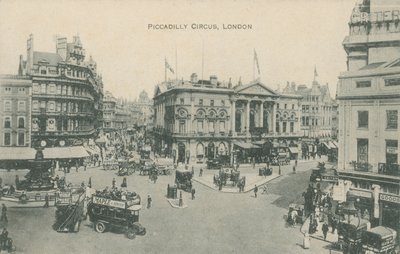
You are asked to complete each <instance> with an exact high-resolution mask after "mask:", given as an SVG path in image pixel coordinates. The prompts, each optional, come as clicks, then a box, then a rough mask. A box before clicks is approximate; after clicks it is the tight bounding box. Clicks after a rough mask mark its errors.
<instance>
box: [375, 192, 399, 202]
mask: <svg viewBox="0 0 400 254" xmlns="http://www.w3.org/2000/svg"><path fill="white" fill-rule="evenodd" d="M379 200H382V201H386V202H391V203H396V204H400V197H399V196H394V195H389V194H385V193H380V194H379Z"/></svg>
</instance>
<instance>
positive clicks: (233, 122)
mask: <svg viewBox="0 0 400 254" xmlns="http://www.w3.org/2000/svg"><path fill="white" fill-rule="evenodd" d="M231 109H232V111H231V126H230V129H231V131H232V135H235V134H236V130H235V129H236V101H234V100H231Z"/></svg>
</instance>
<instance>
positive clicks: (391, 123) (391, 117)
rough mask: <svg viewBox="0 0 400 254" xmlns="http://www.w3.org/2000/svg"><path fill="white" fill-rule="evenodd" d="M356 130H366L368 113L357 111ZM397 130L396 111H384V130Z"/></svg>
mask: <svg viewBox="0 0 400 254" xmlns="http://www.w3.org/2000/svg"><path fill="white" fill-rule="evenodd" d="M357 113H358V128H368V124H369V112H368V111H358V112H357ZM397 128H398V111H397V110H386V129H391V130H397Z"/></svg>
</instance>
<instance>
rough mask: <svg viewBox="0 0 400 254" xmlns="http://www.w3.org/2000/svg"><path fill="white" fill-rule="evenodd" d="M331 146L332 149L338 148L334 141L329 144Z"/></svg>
mask: <svg viewBox="0 0 400 254" xmlns="http://www.w3.org/2000/svg"><path fill="white" fill-rule="evenodd" d="M329 146H330V147H331V149H336V148H337V146H336V145H335V143H333V142H332V141H331V142H329Z"/></svg>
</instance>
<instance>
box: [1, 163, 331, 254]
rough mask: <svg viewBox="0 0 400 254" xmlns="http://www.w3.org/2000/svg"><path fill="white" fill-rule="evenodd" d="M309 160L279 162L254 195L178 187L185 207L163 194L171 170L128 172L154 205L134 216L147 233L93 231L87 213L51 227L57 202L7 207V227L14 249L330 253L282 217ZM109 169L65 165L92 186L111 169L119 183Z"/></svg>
mask: <svg viewBox="0 0 400 254" xmlns="http://www.w3.org/2000/svg"><path fill="white" fill-rule="evenodd" d="M315 164H316V162H304V163H300V162H299V166H298V170H297V171H298V172H297V174H291V173H290V172H291V169H292V165H289V166H285V167H282V173H283V174H287V173H289V174H288V175H286V176H282V177H279V178H277V179H275V180H273V181H272V182H270V183H269V184H268V185H269V194H267V195H265V194H264V195H261V193H259V196H258V198H254V194H253V192H248V193H242V194H231V193H221V192H218V191H215V190H212V189H210V188H208V187H206V186H204V185H201V184H198V183H196V182H195V183H194V187H195V189H196V199H195V200H193V201H192V200H191V199H190V194H189V193H184V200H185V202H186V204H187V205H188V208H186V209H174V208H172V207H171V206H170V204H169V203H168V202H167V200H166V197H165V195H166V191H167V184H168V183H169V184H173V181H174V176H173V175H171V176H160V177H159V180H158V181H157V183H156V184H154V183H152V182H150V181H149V180H148V177H147V176H139V175H137V174H136V173H135V174H134V175H131V176H129V177H128V189H130V190H135V191H137V192H139V194H140V195H141V197H142V200H145V197H146V196H147V194H151V195H152V198H153V207H152V208H151V209H145V208H144V209H143V210H142V211H141V217H140V222H141V223H142V225H144V226H145V227H146V228H147V235H145V236H137V238H136V239H135V240H129V239H127V238H126V237H125V236H124V235H123V234H117V233H113V232H105V233H103V234H99V233H96V232H94V230H93V228H92V227H91V225H90V223H89V221H87V222H84V223H83V224H82V225H81V228H80V231H79V232H78V233H69V234H64V233H57V232H56V231H54V230H53V229H52V228H51V226H52V223H53V222H54V213H55V208H49V209H43V208H37V209H23V208H22V209H21V208H20V209H17V208H14V209H13V208H10V209H9V226H8V230H9V232H10V236H11V237H13V239H14V242H15V244H16V246H17V249H18V250H19V252H20V253H51V252H54V250H57V251H56V252H59V253H64V252H65V253H329V250H327V249H326V248H325V246H326V245H327V244H328V243H326V242H323V241H319V240H314V239H313V240H312V242H311V249H309V250H304V249H303V248H302V247H301V245H302V238H303V235H302V234H301V233H300V226H297V227H295V228H292V227H288V226H286V222H285V220H284V216H285V215H286V213H287V206H286V204H289V203H292V202H299V201H301V200H299V197H300V198H301V193H302V192H303V191H304V190H305V188H306V187H307V180H308V177H309V173H310V172H309V171H305V169H306V168H310V167H313V166H314V165H315ZM249 170H250V169H249ZM205 171H206V170H205ZM115 173H116V172H115V171H104V170H101V169H99V168H91V169H88V170H87V171H79V172H78V173H77V172H74V171H71V173H70V174H68V176H67V180H68V181H71V182H73V183H76V184H79V183H80V182H81V181H85V182H87V180H88V178H89V176H92V185H93V187H94V188H104V187H105V186H106V185H111V180H112V177H115V178H116V180H117V185H119V184H121V182H122V177H118V176H116V175H115ZM1 175H2V177H3V180H4V181H5V182H7V181H13V180H14V177H15V171H14V172H13V171H11V172H5V171H2V172H1ZM9 183H12V182H9ZM142 202H143V201H142ZM143 203H145V201H144V202H143ZM144 206H145V205H144ZM82 246H84V248H82ZM83 249H84V251H83Z"/></svg>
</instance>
